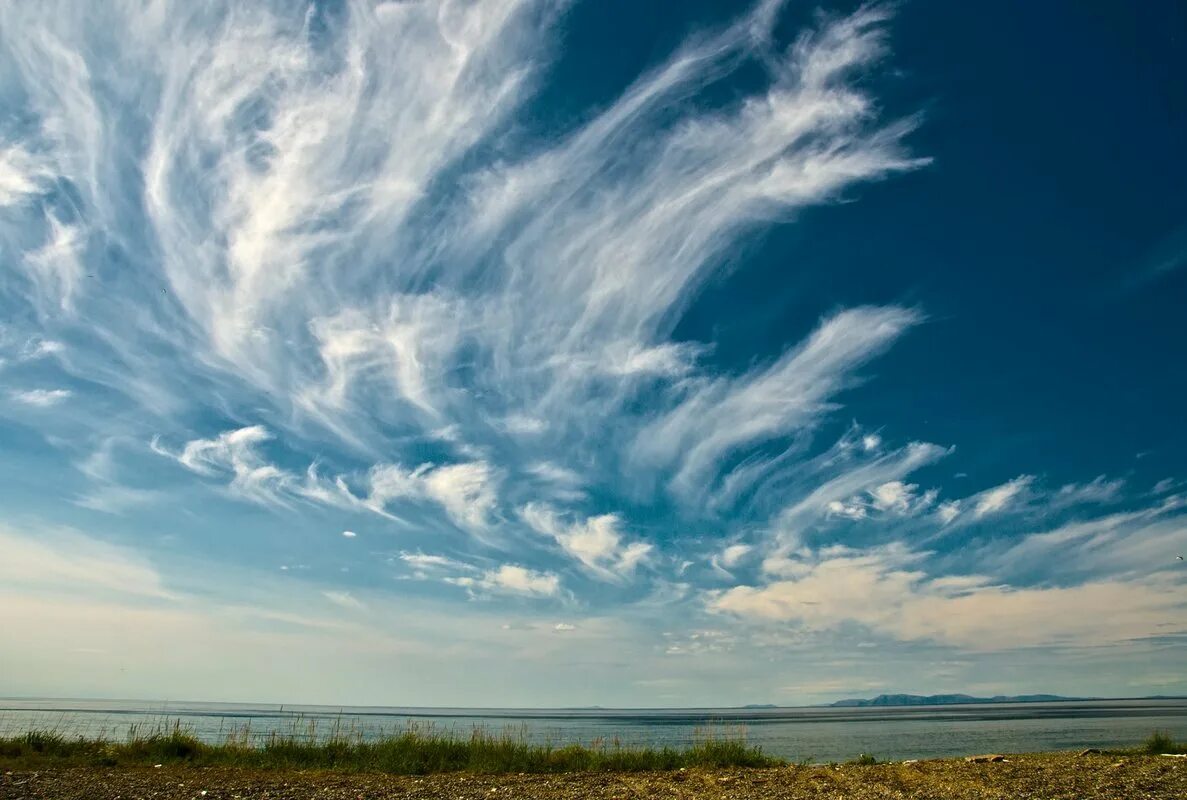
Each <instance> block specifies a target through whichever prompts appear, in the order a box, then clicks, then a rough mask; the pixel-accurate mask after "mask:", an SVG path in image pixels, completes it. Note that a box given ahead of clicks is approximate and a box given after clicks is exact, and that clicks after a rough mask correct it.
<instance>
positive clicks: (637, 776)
mask: <svg viewBox="0 0 1187 800" xmlns="http://www.w3.org/2000/svg"><path fill="white" fill-rule="evenodd" d="M0 798H3V800H18V799H19V800H25V799H26V798H79V800H82V798H86V800H102V799H104V798H113V799H114V798H119V800H141V799H142V798H143V799H145V800H146V799H147V798H154V800H155V799H156V798H162V799H168V800H173V799H174V798H176V799H177V800H181V799H182V798H184V799H185V800H231V798H277V799H278V798H309V799H310V800H313V799H314V798H317V799H318V800H348V799H349V800H372V799H373V798H374V799H376V800H378V798H433V799H435V798H449V800H455V798H456V799H457V800H464V799H465V798H473V799H475V800H476V799H477V798H483V800H492V798H539V799H540V800H560V798H566V799H569V798H572V799H574V800H575V799H576V798H582V799H584V798H597V799H599V800H600V799H603V798H607V799H608V798H618V799H620V800H628V799H631V798H673V800H675V799H676V798H712V800H723V799H724V798H732V799H733V800H749V799H751V798H752V799H753V800H767V799H768V798H770V799H771V800H774V799H775V798H797V799H798V798H804V799H805V800H806V799H807V798H812V800H823V798H829V800H842V798H843V799H844V800H865V799H866V798H869V799H870V800H874V799H875V798H876V799H877V800H890V799H891V798H934V799H935V800H940V799H941V798H943V800H963V799H964V798H977V799H978V800H980V799H981V798H1001V799H1002V800H1005V799H1006V798H1009V799H1010V800H1016V799H1018V798H1067V800H1073V798H1074V799H1075V800H1083V799H1084V798H1102V799H1103V798H1109V800H1183V798H1187V760H1185V759H1173V758H1159V757H1128V756H1127V757H1115V756H1108V755H1089V756H1075V755H1029V756H1011V757H1009V760H1008V761H1006V762H1004V763H994V764H969V763H965V762H964V761H921V762H917V763H913V764H882V765H877V766H857V765H843V766H840V767H827V766H812V767H785V768H781V769H736V770H689V771H687V772H655V773H631V774H622V773H596V774H591V773H573V774H564V775H471V774H445V775H429V776H424V777H415V776H401V775H380V774H347V773H335V772H290V771H283V772H282V771H275V772H272V771H261V770H246V769H232V768H221V767H218V768H216V767H208V768H194V767H162V768H157V769H153V768H151V767H150V768H99V767H61V768H48V769H41V770H36V771H34V770H11V771H5V772H4V773H2V774H0Z"/></svg>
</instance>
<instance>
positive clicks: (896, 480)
mask: <svg viewBox="0 0 1187 800" xmlns="http://www.w3.org/2000/svg"><path fill="white" fill-rule="evenodd" d="M848 444H849V440H848V439H842V440H841V441H840V442H838V443H837V444H836V445H835V446H834V447H833V448H832V449H831V450H830V451H829V452H828V453H826V454H825V456H824V458H823V463H824V464H826V465H828V466H829V468H831V469H834V470H835V469H837V468H838V467H839V468H840V469H841V470H842V471H840V472H839V473H837V474H835V475H834V477H832V478H829V479H828V480H825V481H824V482H823V483H820V484H819V485H817V486H815V487H814V488H812V489H811V490H810V491H809V492H808V493H807V494H806V495H804V496H803V497H801V498H800V499H799V500H797V501H795V502H793V503H792V504H791V505H789V506H787V507H786V508H785V509H783V511H781V512H780V514H779V515H778V518H777V519H776V522H775V533H776V538H777V540H778V541H779V543H780V544H781V546H783V547H785V548H786V547H794V546H796V545H798V544H799V543H800V542H801V541H802V540H803V538H804V534H805V531H806V530H808V529H809V528H811V527H812V526H813V525H814V524H816V523H817V522H818V521H819V520H820V519H821V518H827V517H829V516H832V517H844V518H847V519H864V518H866V517H867V516H869V513H870V511H871V510H877V511H879V512H886V513H900V514H913V513H916V512H918V511H921V510H923V509H924V508H926V507H927V506H929V505H931V503H932V502H934V500H935V495H934V494H933V493H931V492H925V493H923V494H922V495H917V494H916V489H917V488H918V487H917V486H916V485H914V484H906V483H903V482H902V480H901V479H902V478H904V477H906V476H907V475H910V474H911V473H912V472H914V471H915V470H917V469H919V468H920V467H923V466H926V465H928V464H931V463H934V462H935V461H938V460H939V459H941V458H943V457H944V456H946V455H948V454H949V453H950V452H951V450H949V449H946V448H943V447H940V446H938V445H934V444H930V443H927V442H912V443H911V444H909V445H907V446H906V447H902V448H899V449H897V450H890V451H886V452H880V453H879V454H878V455H876V456H875V457H874V458H870V459H869V460H865V461H860V462H858V463H856V464H854V463H853V462H851V461H849V460H846V459H845V458H842V456H845V455H847V454H848V452H849V450H850V448H849V446H848Z"/></svg>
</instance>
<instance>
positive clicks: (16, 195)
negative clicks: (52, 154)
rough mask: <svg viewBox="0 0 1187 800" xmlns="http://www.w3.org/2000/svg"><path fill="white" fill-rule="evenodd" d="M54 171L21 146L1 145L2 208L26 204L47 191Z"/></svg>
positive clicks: (0, 199) (0, 184)
mask: <svg viewBox="0 0 1187 800" xmlns="http://www.w3.org/2000/svg"><path fill="white" fill-rule="evenodd" d="M53 174H54V173H53V170H52V169H51V168H50V165H49V164H48V163H46V161H45V159H44V158H39V157H37V156H35V155H33V154H32V153H30V152H28V151H27V150H25V149H24V148H23V147H21V146H20V145H19V144H7V145H3V144H0V208H3V207H4V206H12V205H16V204H17V203H21V202H24V201H25V199H26V198H28V197H31V196H32V195H35V194H39V193H40V192H42V191H44V190H45V187H46V184H47V182H48V181H49V180H50V179H51V178H52V177H53Z"/></svg>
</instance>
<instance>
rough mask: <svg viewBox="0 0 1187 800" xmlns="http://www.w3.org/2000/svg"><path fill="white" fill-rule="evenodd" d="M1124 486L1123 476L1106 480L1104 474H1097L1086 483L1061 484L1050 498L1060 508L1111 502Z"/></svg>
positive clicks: (1116, 498)
mask: <svg viewBox="0 0 1187 800" xmlns="http://www.w3.org/2000/svg"><path fill="white" fill-rule="evenodd" d="M1124 488H1125V480H1124V479H1123V478H1117V479H1115V480H1108V479H1107V478H1106V477H1105V476H1104V475H1097V476H1096V477H1095V478H1093V479H1092V480H1091V481H1089V482H1088V483H1068V484H1065V485H1064V486H1061V487H1060V488H1059V491H1057V492H1056V493H1055V495H1054V497H1052V498H1051V505H1052V506H1053V507H1055V508H1061V507H1068V506H1076V505H1083V504H1086V503H1098V504H1105V503H1112V502H1115V501H1116V500H1118V499H1119V498H1120V495H1121V491H1122V489H1124Z"/></svg>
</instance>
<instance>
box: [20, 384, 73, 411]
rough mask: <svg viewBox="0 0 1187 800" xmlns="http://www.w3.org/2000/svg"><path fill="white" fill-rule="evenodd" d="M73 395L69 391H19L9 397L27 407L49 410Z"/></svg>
mask: <svg viewBox="0 0 1187 800" xmlns="http://www.w3.org/2000/svg"><path fill="white" fill-rule="evenodd" d="M73 394H74V392H72V391H70V390H69V389H19V390H16V391H12V392H9V395H8V396H9V397H11V398H12V399H13V400H15V401H16V402H18V403H21V404H23V405H26V406H35V407H37V408H49V407H51V406H56V405H58V404H59V403H62V402H64V401H66V400H69V399H70V398H71V397H72V396H73Z"/></svg>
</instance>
